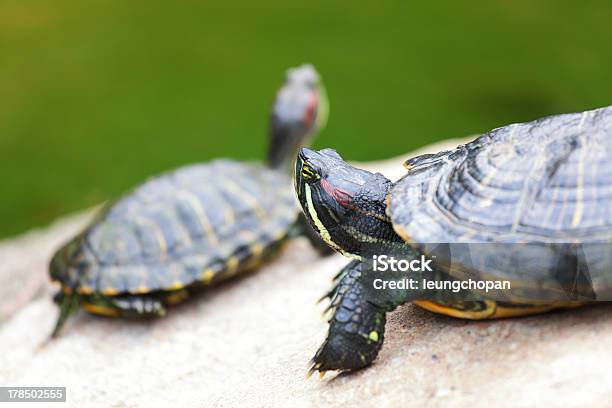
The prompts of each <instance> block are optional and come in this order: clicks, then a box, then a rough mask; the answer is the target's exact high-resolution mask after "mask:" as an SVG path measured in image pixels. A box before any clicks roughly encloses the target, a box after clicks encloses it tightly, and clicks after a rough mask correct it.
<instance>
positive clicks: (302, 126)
mask: <svg viewBox="0 0 612 408" xmlns="http://www.w3.org/2000/svg"><path fill="white" fill-rule="evenodd" d="M327 106H328V105H327V99H326V93H325V89H324V87H323V84H322V81H321V80H320V77H319V74H318V73H317V71H316V70H315V69H314V67H313V66H312V65H310V64H305V65H302V66H300V67H297V68H292V69H289V70H287V72H286V80H285V83H284V84H283V86H282V87H281V88H280V89H279V91H278V92H277V95H276V99H275V102H274V104H273V108H272V115H271V118H270V127H269V145H270V146H269V149H268V161H267V164H261V163H255V162H241V161H235V160H230V159H216V160H213V161H210V162H206V163H197V164H191V165H186V166H183V167H180V168H178V169H175V170H172V171H169V172H166V173H163V174H161V175H158V176H156V177H153V178H151V179H149V180H148V181H146V182H144V183H143V184H141V185H139V186H137V187H135V188H134V189H132V190H131V191H129V192H128V193H126V194H125V195H124V196H122V197H121V198H119V199H118V200H117V201H115V202H113V203H111V204H109V205H107V206H105V207H104V208H103V209H102V210H101V211H100V212H99V214H98V215H97V216H96V217H95V219H94V220H93V221H92V222H91V223H90V224H89V225H88V226H87V227H86V228H84V230H83V231H82V232H80V233H79V234H78V235H76V236H75V237H74V238H73V239H71V240H70V241H69V242H68V243H66V244H65V245H64V246H63V247H61V248H60V249H59V250H58V251H57V252H56V253H55V255H54V256H53V257H52V259H51V261H50V265H49V273H50V277H51V280H52V281H54V282H56V283H59V285H60V289H59V291H58V292H57V294H56V295H55V297H54V300H55V302H56V303H57V304H58V305H59V308H60V313H59V317H58V319H57V323H56V325H55V328H54V329H53V332H52V334H51V338H54V337H56V336H58V334H59V333H60V329H61V328H62V326H63V325H64V322H65V321H66V319H67V318H68V317H69V316H70V315H71V314H72V313H73V312H74V311H75V310H77V309H79V308H80V307H83V308H84V309H85V310H86V311H88V312H91V313H93V314H97V315H104V316H112V317H117V316H120V317H134V318H147V317H155V316H163V315H164V314H165V313H166V309H167V306H168V305H172V304H175V303H178V302H181V301H183V300H184V299H186V298H188V297H189V296H190V295H191V294H193V293H195V292H197V291H198V290H199V289H200V288H203V287H209V286H211V285H214V284H217V283H219V282H221V281H225V280H227V279H229V278H231V277H234V276H237V275H240V274H243V273H244V272H247V271H250V270H253V269H254V268H255V267H256V266H257V265H259V264H261V263H262V262H263V261H266V260H267V259H268V258H269V257H270V256H271V255H272V254H274V253H276V252H277V250H278V249H279V248H280V247H281V246H282V244H283V243H284V242H285V241H286V240H287V239H288V238H291V237H294V236H296V235H299V234H305V235H306V236H308V237H309V238H311V240H312V241H313V242H315V241H316V240H319V238H318V236H317V235H316V234H315V233H314V231H312V230H311V228H310V227H309V226H308V224H307V223H306V222H304V221H301V218H302V216H301V212H300V209H299V206H298V205H297V202H296V200H295V197H294V194H293V191H292V188H291V171H292V163H293V160H294V158H295V155H296V154H297V150H298V148H299V147H300V146H302V145H305V144H306V143H308V141H309V140H310V139H311V138H312V137H313V136H314V135H315V133H317V131H318V130H319V129H321V128H322V127H323V126H324V125H325V123H326V120H327V112H328V110H327ZM315 243H316V242H315ZM321 244H322V245H321V246H319V247H325V248H327V247H326V246H325V244H323V243H321Z"/></svg>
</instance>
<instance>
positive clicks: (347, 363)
mask: <svg viewBox="0 0 612 408" xmlns="http://www.w3.org/2000/svg"><path fill="white" fill-rule="evenodd" d="M371 273H372V271H371V270H367V264H365V263H363V262H361V261H359V260H354V261H351V262H350V263H349V264H348V265H347V266H345V267H344V268H343V269H342V271H341V272H340V273H339V274H338V275H337V278H336V279H337V284H336V286H335V287H334V289H332V290H331V291H330V292H329V293H328V294H327V295H326V297H329V298H330V301H331V304H330V306H329V309H330V310H332V316H331V318H330V320H329V324H330V326H329V331H328V334H327V338H326V339H325V341H324V342H323V344H322V345H321V347H319V350H318V351H317V353H316V354H315V356H314V357H313V359H312V366H311V368H310V371H309V374H310V373H312V372H314V371H319V372H320V373H321V374H323V373H324V372H325V371H328V370H349V371H350V370H357V369H360V368H364V367H366V366H368V365H370V364H371V363H372V362H373V361H374V359H375V358H376V356H377V355H378V352H379V350H380V348H381V346H382V343H383V340H384V334H385V322H386V318H385V315H386V313H387V312H389V311H391V310H393V309H395V308H396V307H397V306H399V305H400V304H402V303H405V302H407V301H409V300H412V299H410V296H409V293H408V292H406V291H394V292H393V293H391V292H387V293H385V294H379V296H377V297H378V299H372V297H373V296H372V290H371V289H370V288H368V287H367V285H369V284H371V275H369V274H371Z"/></svg>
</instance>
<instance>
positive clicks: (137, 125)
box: [0, 0, 612, 236]
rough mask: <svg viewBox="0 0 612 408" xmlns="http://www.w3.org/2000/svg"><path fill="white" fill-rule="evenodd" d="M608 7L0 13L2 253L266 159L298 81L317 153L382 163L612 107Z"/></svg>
mask: <svg viewBox="0 0 612 408" xmlns="http://www.w3.org/2000/svg"><path fill="white" fill-rule="evenodd" d="M611 17H612V2H610V1H609V0H605V1H603V0H602V1H581V2H573V1H559V0H556V1H551V0H549V1H538V2H534V1H528V0H515V1H508V0H506V1H469V2H458V1H450V0H448V1H437V2H426V1H425V2H424V1H421V2H409V1H384V2H367V3H366V2H362V3H357V2H353V1H342V2H332V1H313V0H311V1H309V2H299V3H298V2H286V1H259V2H253V1H224V2H209V1H165V2H156V1H150V0H148V1H142V0H141V1H110V0H105V1H100V0H89V1H82V0H29V1H24V0H3V1H2V2H1V3H0V95H1V96H0V172H1V173H2V175H3V177H2V191H1V192H0V197H1V198H0V214H1V218H0V236H8V235H11V234H15V233H18V232H21V231H24V230H26V229H28V228H31V227H33V226H38V225H43V224H45V223H48V222H49V221H51V220H53V219H54V218H55V217H57V216H59V215H61V214H65V213H69V212H71V211H74V210H77V209H81V208H85V207H88V206H91V205H93V204H96V203H99V202H100V201H102V200H105V199H108V198H111V197H115V196H117V195H118V194H119V193H121V192H122V191H124V190H126V189H127V188H129V187H130V186H133V185H134V184H136V183H138V182H140V181H142V180H143V179H144V178H146V177H147V176H149V175H151V174H154V173H157V172H160V171H163V170H166V169H170V168H172V167H175V166H178V165H181V164H185V163H190V162H196V161H202V160H207V159H210V158H212V157H217V156H231V157H236V158H241V159H251V158H257V159H260V158H262V157H263V155H264V151H265V145H266V138H265V134H266V129H267V120H268V114H269V109H270V103H271V101H272V98H273V95H274V91H275V89H276V88H277V87H278V86H279V85H280V83H281V81H282V78H283V72H284V70H285V68H286V67H289V66H294V65H297V64H300V63H302V62H312V63H314V64H315V65H316V66H317V68H318V69H319V71H320V72H321V73H322V75H323V77H324V79H325V82H326V85H327V89H328V93H329V95H330V100H331V116H330V122H329V125H328V127H327V129H326V130H325V132H324V133H322V134H321V137H320V138H319V139H318V140H317V141H316V146H318V147H322V146H333V147H335V148H336V149H337V150H338V151H339V152H341V153H342V154H343V155H344V156H345V157H346V158H349V159H354V160H371V159H381V158H385V157H388V156H393V155H397V154H400V153H404V152H407V151H409V150H411V149H414V148H417V147H419V146H422V145H424V144H427V143H431V142H434V141H437V140H441V139H444V138H447V137H458V136H465V135H469V134H475V133H478V132H482V131H485V130H488V129H490V128H493V127H497V126H501V125H504V124H508V123H511V122H515V121H526V120H530V119H534V118H537V117H539V116H543V115H548V114H553V113H560V112H566V111H577V110H585V109H588V108H594V107H599V106H604V105H608V104H610V103H611V102H612V98H611V95H610V90H612V77H611V75H610V74H611V72H612V70H611V69H610V67H611V66H612V52H611V45H610V40H611V39H612V23H611V21H612V18H611Z"/></svg>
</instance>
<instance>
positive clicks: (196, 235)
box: [50, 160, 298, 296]
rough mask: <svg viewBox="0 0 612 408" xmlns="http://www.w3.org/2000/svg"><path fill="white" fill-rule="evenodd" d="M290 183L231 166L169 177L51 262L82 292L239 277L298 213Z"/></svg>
mask: <svg viewBox="0 0 612 408" xmlns="http://www.w3.org/2000/svg"><path fill="white" fill-rule="evenodd" d="M289 186H290V180H289V178H288V177H286V176H284V175H283V174H281V173H280V172H277V171H274V170H271V169H269V168H267V167H264V166H263V165H258V164H251V163H242V162H235V161H229V160H216V161H212V162H210V163H207V164H196V165H191V166H185V167H182V168H179V169H177V170H175V171H173V172H169V173H166V174H163V175H161V176H159V177H156V178H153V179H151V180H150V181H148V182H146V183H144V184H142V185H141V186H139V187H137V188H136V189H135V190H134V191H132V192H131V193H129V194H127V195H126V196H125V197H123V198H121V199H120V200H118V201H117V202H115V203H114V204H112V205H110V206H108V207H107V208H106V209H105V210H103V211H102V212H101V214H100V215H99V216H98V217H97V218H96V219H95V220H94V221H93V222H92V224H91V225H90V226H89V227H88V228H86V229H85V231H84V232H83V233H82V234H80V235H79V236H77V237H75V238H74V239H73V240H72V241H70V242H69V243H67V244H66V245H65V246H64V247H63V248H61V249H60V250H59V251H58V252H57V253H56V254H55V256H54V257H53V259H52V261H51V268H50V271H51V277H52V279H54V280H56V281H59V282H60V283H61V284H62V286H63V287H64V288H70V289H72V290H76V291H77V292H79V293H81V294H89V293H93V292H101V293H103V294H105V295H109V296H111V295H117V294H123V293H131V294H140V293H148V292H151V291H156V290H175V289H180V288H182V287H185V286H188V285H191V284H193V283H196V282H199V283H205V284H209V283H213V282H215V281H219V280H221V279H225V278H227V277H229V276H232V275H234V274H237V273H240V272H241V271H243V270H245V269H246V268H248V267H249V266H252V265H254V264H255V263H256V262H257V261H258V260H260V259H261V258H262V257H264V256H265V255H266V254H267V253H268V252H269V251H268V250H269V249H271V248H272V247H274V246H275V244H276V243H279V241H281V240H283V238H284V237H285V236H286V235H287V233H288V232H289V230H290V228H291V226H292V225H293V224H294V223H295V220H296V218H297V214H298V209H297V206H296V204H295V199H294V197H293V194H292V192H291V189H290V188H289Z"/></svg>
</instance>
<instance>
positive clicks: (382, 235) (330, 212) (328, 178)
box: [295, 148, 396, 258]
mask: <svg viewBox="0 0 612 408" xmlns="http://www.w3.org/2000/svg"><path fill="white" fill-rule="evenodd" d="M391 186H392V183H391V181H389V179H387V178H386V177H385V176H383V175H382V174H380V173H370V172H369V171H366V170H362V169H358V168H356V167H353V166H351V165H350V164H348V163H347V162H345V161H344V160H343V159H342V157H340V155H339V154H338V153H336V151H335V150H333V149H323V150H320V151H314V150H310V149H308V148H302V149H301V150H300V152H299V154H298V157H297V160H296V165H295V190H296V193H297V197H298V200H299V202H300V204H301V206H302V209H303V211H304V214H305V215H306V219H308V221H309V222H310V224H311V225H312V227H313V228H314V229H315V231H317V232H318V233H319V235H320V236H321V238H322V239H323V240H324V241H325V242H326V243H327V244H328V245H329V246H331V247H332V248H333V249H335V250H337V251H339V252H341V253H342V254H344V255H346V256H350V257H353V258H358V257H359V256H360V255H361V254H362V253H363V250H364V249H365V247H364V246H365V245H376V244H378V243H381V244H382V243H386V242H388V241H389V240H395V239H396V234H395V233H394V232H393V228H392V226H391V223H390V221H389V218H388V217H387V215H386V213H385V210H386V197H387V193H388V192H389V189H390V188H391ZM370 248H371V247H370Z"/></svg>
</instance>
